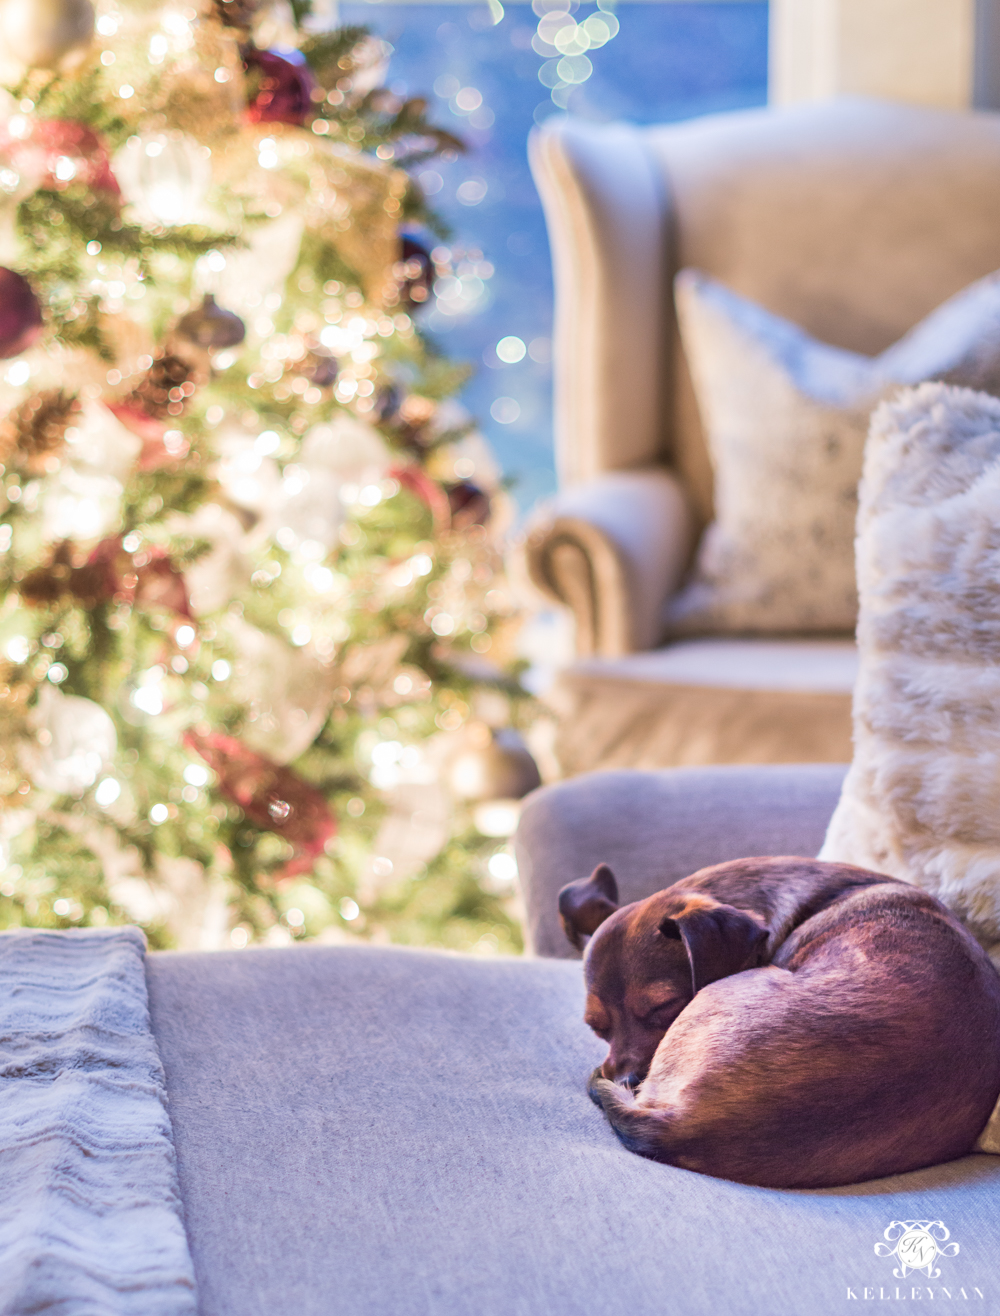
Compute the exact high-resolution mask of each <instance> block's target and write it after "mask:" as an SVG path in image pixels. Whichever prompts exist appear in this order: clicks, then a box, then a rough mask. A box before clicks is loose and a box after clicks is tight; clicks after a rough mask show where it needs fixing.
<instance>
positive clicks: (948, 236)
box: [526, 98, 1000, 773]
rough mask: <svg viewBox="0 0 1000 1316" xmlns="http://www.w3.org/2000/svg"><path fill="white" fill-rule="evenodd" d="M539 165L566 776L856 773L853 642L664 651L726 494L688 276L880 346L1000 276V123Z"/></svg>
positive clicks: (931, 122) (796, 112) (862, 105)
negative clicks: (551, 340) (679, 296)
mask: <svg viewBox="0 0 1000 1316" xmlns="http://www.w3.org/2000/svg"><path fill="white" fill-rule="evenodd" d="M530 156H531V164H532V170H533V173H534V177H535V180H536V182H537V185H538V189H539V192H540V194H541V197H542V202H543V206H544V209H545V216H546V220H547V223H548V229H549V236H550V242H551V247H552V255H553V263H554V270H555V287H556V322H555V355H554V359H555V444H556V462H557V470H558V477H559V483H560V490H559V492H558V494H557V495H556V497H555V498H554V499H553V500H552V501H551V502H550V503H549V504H548V505H547V506H545V507H544V508H543V509H541V510H540V511H539V513H538V514H537V515H536V517H535V519H534V522H533V525H532V527H531V529H530V532H529V535H528V538H527V542H526V557H527V566H528V570H529V572H530V574H531V576H532V579H533V580H534V581H535V583H536V584H537V585H538V586H539V587H540V588H541V589H542V590H543V592H545V593H546V594H547V595H548V596H550V597H551V598H552V599H554V600H557V601H558V602H560V603H561V604H563V605H565V606H566V607H568V608H569V609H571V611H572V613H573V616H574V618H575V622H576V644H577V660H576V662H575V663H574V664H573V665H572V666H571V667H570V668H568V669H567V670H565V671H564V672H563V673H562V675H561V677H560V679H559V681H558V683H557V686H556V689H555V691H554V692H553V699H554V701H555V702H556V704H557V707H558V708H559V710H560V712H561V714H562V718H561V731H560V735H559V743H558V754H559V757H560V760H561V762H562V766H563V769H564V770H565V771H566V772H568V773H572V772H576V771H581V770H583V769H587V768H595V767H615V766H633V767H635V766H646V767H656V766H665V765H678V764H700V763H713V762H715V763H727V762H728V763H741V762H742V763H750V762H802V761H810V760H811V761H827V762H837V761H843V760H845V759H848V758H849V757H850V692H851V688H852V686H853V681H854V675H855V657H854V648H853V643H852V640H851V637H850V636H848V635H844V636H832V637H826V636H823V637H808V638H807V637H804V636H799V637H796V636H788V637H786V636H781V637H767V638H752V637H733V636H729V637H723V636H707V637H704V638H698V639H694V640H685V641H682V642H677V643H665V640H666V636H665V629H664V622H663V613H664V607H665V604H666V602H667V600H668V599H669V598H670V596H671V595H672V594H674V593H675V591H676V590H677V589H678V587H679V586H680V585H681V583H682V582H683V580H684V577H685V574H686V572H687V570H688V567H689V566H690V563H691V559H692V554H693V551H694V549H695V546H696V544H697V541H698V537H699V534H700V532H701V530H702V529H703V528H704V526H705V525H706V523H707V522H708V521H709V520H710V519H711V517H712V482H713V481H712V469H711V464H710V461H709V457H708V453H707V449H706V445H705V440H704V436H703V433H702V427H701V422H700V419H699V414H698V408H697V404H696V401H695V397H694V393H693V390H692V386H691V381H690V378H689V376H688V369H687V364H686V362H685V357H684V352H683V348H682V345H681V343H680V339H679V335H678V332H677V325H676V320H675V313H674V307H673V298H672V282H673V278H674V275H675V274H676V273H677V271H678V270H680V269H682V268H684V267H695V268H697V269H699V270H702V271H704V272H705V273H707V274H709V275H711V276H712V277H714V278H716V279H718V280H719V281H721V282H722V283H724V284H726V285H728V286H729V287H730V288H732V289H733V290H734V291H736V292H738V293H741V294H743V295H744V296H746V297H750V298H752V299H754V300H755V301H757V302H759V303H760V304H762V305H763V306H765V307H766V308H768V309H769V310H771V311H773V312H775V313H777V314H779V315H783V316H785V317H787V318H789V319H791V320H793V321H795V322H796V323H798V324H799V325H801V326H802V327H803V328H804V329H805V330H807V331H808V332H809V333H811V334H813V335H814V336H815V337H817V338H819V339H822V340H824V341H826V342H828V343H832V344H835V345H837V346H841V347H845V348H848V349H851V350H854V351H858V352H864V353H869V354H875V353H878V352H880V351H882V350H883V349H884V348H885V347H887V346H889V345H890V344H891V343H893V342H894V341H896V340H897V339H898V338H899V337H900V336H901V335H902V334H903V333H904V332H905V331H906V330H907V329H909V328H911V327H912V326H913V325H914V324H915V323H917V321H919V320H920V319H922V318H923V316H924V315H926V314H927V313H928V312H929V311H930V310H932V309H933V308H934V307H935V306H937V305H938V304H939V303H940V302H942V301H944V300H945V299H946V298H947V297H949V296H950V295H952V294H953V293H955V292H956V291H958V290H959V289H961V288H962V287H964V286H965V285H967V284H968V283H970V282H972V281H973V280H974V279H976V278H979V277H981V276H982V275H984V274H986V273H988V272H990V271H992V270H993V269H996V268H997V267H1000V225H998V224H997V221H996V216H997V215H998V214H1000V115H995V114H976V113H953V112H949V111H941V110H933V109H925V108H917V107H914V106H907V105H902V104H894V103H889V102H883V101H874V100H867V99H861V98H847V99H839V100H833V101H828V102H824V103H819V104H807V105H798V106H793V107H789V108H783V109H761V110H749V111H741V112H738V113H731V114H723V115H714V116H710V117H707V118H703V119H696V120H693V121H689V122H686V123H680V124H671V125H667V126H655V127H648V128H640V127H635V126H631V125H628V124H611V125H595V124H592V123H586V122H582V121H578V120H574V119H562V120H556V121H551V122H550V123H548V124H546V125H544V126H543V127H542V128H540V129H538V130H536V131H535V133H534V135H533V137H532V140H531V146H530Z"/></svg>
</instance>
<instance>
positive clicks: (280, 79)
mask: <svg viewBox="0 0 1000 1316" xmlns="http://www.w3.org/2000/svg"><path fill="white" fill-rule="evenodd" d="M243 67H244V68H245V69H246V72H247V80H248V83H249V85H250V86H251V87H253V86H254V84H255V83H256V87H257V89H256V91H254V92H253V93H252V96H251V99H250V102H249V104H248V105H247V107H246V110H245V112H244V118H245V119H246V121H247V123H288V124H291V125H292V126H293V127H296V128H301V127H302V125H303V124H304V123H305V121H306V119H307V118H309V117H310V115H311V114H312V113H313V110H314V106H313V102H312V96H311V94H310V93H311V92H312V89H313V87H315V85H316V80H315V79H314V78H313V75H312V73H311V72H310V71H309V66H308V64H306V62H305V59H304V57H303V56H302V55H301V54H300V53H299V52H298V51H285V52H284V53H283V54H281V55H279V54H278V53H277V51H274V50H256V49H254V48H253V47H249V48H247V49H246V50H245V51H244V52H243Z"/></svg>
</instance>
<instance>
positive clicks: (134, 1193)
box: [0, 928, 197, 1316]
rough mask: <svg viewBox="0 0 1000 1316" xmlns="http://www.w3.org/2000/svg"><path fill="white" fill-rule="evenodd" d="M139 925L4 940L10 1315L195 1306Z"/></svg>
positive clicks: (90, 1315) (155, 1314)
mask: <svg viewBox="0 0 1000 1316" xmlns="http://www.w3.org/2000/svg"><path fill="white" fill-rule="evenodd" d="M145 949H146V947H145V941H144V939H143V936H142V933H141V932H139V930H138V929H137V928H120V929H114V930H107V931H104V930H101V931H82V930H81V931H71V932H12V933H5V934H2V935H0V1316H27V1313H36V1312H46V1313H53V1316H182V1313H183V1316H194V1313H195V1312H196V1311H197V1302H196V1298H195V1287H194V1271H193V1268H192V1264H191V1256H190V1253H189V1252H188V1246H187V1237H186V1235H185V1232H184V1225H183V1222H182V1215H181V1201H180V1195H179V1191H178V1186H177V1171H176V1166H175V1159H174V1148H173V1142H172V1139H171V1130H170V1119H169V1116H168V1115H167V1109H166V1099H167V1097H166V1088H165V1085H164V1077H163V1068H162V1066H161V1064H160V1059H159V1056H158V1054H157V1050H156V1043H155V1041H154V1039H153V1035H152V1032H151V1030H150V1022H149V1008H148V1003H147V998H146V978H145V972H144V966H143V956H144V954H145Z"/></svg>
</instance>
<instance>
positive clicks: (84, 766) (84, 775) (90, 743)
mask: <svg viewBox="0 0 1000 1316" xmlns="http://www.w3.org/2000/svg"><path fill="white" fill-rule="evenodd" d="M32 724H33V726H34V728H35V733H36V739H35V743H34V745H31V746H29V747H27V748H26V749H25V751H24V753H23V759H24V768H25V771H26V772H27V774H28V776H29V777H30V778H31V780H32V782H33V783H34V784H35V786H37V787H38V789H39V790H43V791H52V792H53V793H54V794H56V795H82V794H83V792H84V791H85V790H88V789H89V788H90V787H91V786H93V785H94V783H95V782H96V781H97V778H98V776H99V775H100V773H101V772H102V771H103V770H104V769H105V768H106V767H108V765H109V764H111V763H112V762H113V760H114V757H115V752H116V751H117V748H118V737H117V735H116V734H115V724H114V723H113V722H112V720H111V718H110V717H109V716H108V714H107V713H106V712H105V711H104V709H103V708H101V707H100V705H98V704H95V703H94V702H93V701H92V700H90V699H82V698H81V697H80V696H79V695H64V694H63V693H62V691H61V690H58V689H56V687H55V686H54V685H44V686H42V688H41V690H40V691H39V694H38V703H37V704H36V705H35V709H34V712H33V715H32Z"/></svg>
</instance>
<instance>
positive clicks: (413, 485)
mask: <svg viewBox="0 0 1000 1316" xmlns="http://www.w3.org/2000/svg"><path fill="white" fill-rule="evenodd" d="M388 475H389V476H390V477H391V478H392V479H393V480H398V481H399V483H400V484H401V485H402V486H403V488H404V489H409V491H410V493H413V494H416V495H417V497H418V498H419V499H420V501H421V502H422V503H424V504H426V506H427V507H429V508H430V511H431V515H432V516H433V518H434V525H435V526H436V527H437V529H439V530H440V529H445V528H447V527H448V526H449V525H450V524H451V508H450V506H449V504H448V495H447V494H446V493H445V491H444V489H443V488H442V487H441V485H439V484H438V482H437V480H432V479H431V477H430V476H429V475H428V474H427V472H426V471H425V470H424V469H423V468H422V467H421V466H416V465H413V466H393V467H391V468H390V469H389V471H388Z"/></svg>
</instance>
